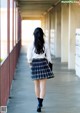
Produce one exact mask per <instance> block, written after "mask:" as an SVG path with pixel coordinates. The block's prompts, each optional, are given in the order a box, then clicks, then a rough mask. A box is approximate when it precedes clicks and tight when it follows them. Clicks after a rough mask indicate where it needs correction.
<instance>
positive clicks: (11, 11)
mask: <svg viewBox="0 0 80 113" xmlns="http://www.w3.org/2000/svg"><path fill="white" fill-rule="evenodd" d="M12 13H13V10H12V0H10V51H11V50H12V49H13V47H12V32H13V31H12V30H13V23H12Z"/></svg>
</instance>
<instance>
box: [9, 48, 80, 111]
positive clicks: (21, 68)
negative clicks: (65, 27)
mask: <svg viewBox="0 0 80 113" xmlns="http://www.w3.org/2000/svg"><path fill="white" fill-rule="evenodd" d="M25 52H26V49H25V47H23V48H22V51H21V54H20V58H19V61H18V64H17V67H16V71H15V76H14V80H13V82H12V87H11V93H10V99H9V101H8V112H7V113H36V107H37V100H36V97H35V93H34V84H33V81H32V79H31V78H30V75H31V74H30V69H29V67H28V64H27V59H26V53H25ZM53 62H54V67H53V70H54V75H55V78H53V79H50V80H48V81H47V91H46V96H45V99H44V103H43V106H44V107H43V109H42V113H80V79H79V78H78V77H77V76H76V75H75V72H74V71H73V70H72V71H69V70H68V69H67V64H61V63H60V59H53Z"/></svg>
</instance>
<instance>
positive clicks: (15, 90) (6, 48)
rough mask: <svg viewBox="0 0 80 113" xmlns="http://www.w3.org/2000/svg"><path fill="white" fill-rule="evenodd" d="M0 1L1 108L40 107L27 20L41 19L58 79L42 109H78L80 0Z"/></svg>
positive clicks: (18, 112)
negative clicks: (30, 63)
mask: <svg viewBox="0 0 80 113" xmlns="http://www.w3.org/2000/svg"><path fill="white" fill-rule="evenodd" d="M65 1H66V2H65ZM0 6H1V8H0V14H1V15H0V21H1V25H0V30H1V31H0V113H1V111H2V110H5V107H6V108H7V107H8V113H23V112H24V113H26V112H27V113H35V112H36V105H37V103H36V98H35V94H34V85H33V82H32V80H31V78H30V69H29V67H28V64H27V59H26V48H25V47H22V21H23V20H39V21H41V27H42V28H43V30H44V33H45V36H46V38H45V40H47V41H48V42H49V46H50V50H51V54H52V55H53V56H54V59H53V63H54V68H53V70H54V74H55V78H54V79H51V80H49V81H48V82H47V95H46V97H45V100H44V107H43V110H42V112H44V113H80V78H78V76H79V77H80V0H1V4H0ZM26 27H28V26H26ZM77 30H78V31H77ZM76 31H77V32H76ZM27 32H28V31H27ZM27 32H26V38H28V35H27ZM26 45H28V43H26ZM21 47H22V49H21ZM3 54H4V57H3ZM18 58H19V59H18ZM17 62H18V63H17ZM16 65H17V66H16ZM14 72H15V73H14ZM76 75H77V76H76ZM2 108H3V109H2Z"/></svg>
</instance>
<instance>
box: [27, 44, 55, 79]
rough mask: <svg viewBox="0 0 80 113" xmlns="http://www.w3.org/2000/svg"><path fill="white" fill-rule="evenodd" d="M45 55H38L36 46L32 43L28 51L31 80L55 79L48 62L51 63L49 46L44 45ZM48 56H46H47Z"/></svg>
mask: <svg viewBox="0 0 80 113" xmlns="http://www.w3.org/2000/svg"><path fill="white" fill-rule="evenodd" d="M44 48H45V49H44V53H42V54H36V53H35V47H34V44H33V43H31V44H30V45H29V47H28V50H27V61H28V63H30V64H31V73H32V75H31V78H32V79H33V80H38V79H45V78H46V79H50V78H53V77H54V75H53V72H52V71H51V69H50V67H49V65H48V62H52V61H51V55H50V49H49V46H48V44H47V43H46V42H45V44H44ZM45 54H46V56H45Z"/></svg>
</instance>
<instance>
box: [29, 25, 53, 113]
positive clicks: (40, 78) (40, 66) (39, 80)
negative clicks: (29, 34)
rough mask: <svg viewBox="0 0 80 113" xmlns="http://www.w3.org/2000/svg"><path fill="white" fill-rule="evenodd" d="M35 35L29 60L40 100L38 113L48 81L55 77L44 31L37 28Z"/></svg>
mask: <svg viewBox="0 0 80 113" xmlns="http://www.w3.org/2000/svg"><path fill="white" fill-rule="evenodd" d="M33 34H34V42H33V43H32V44H31V45H30V46H29V48H28V51H27V60H28V63H29V64H30V66H31V71H32V76H31V77H32V79H33V80H34V85H35V94H36V97H37V100H38V106H37V112H41V107H42V106H43V104H42V102H43V99H44V97H45V93H46V81H47V79H48V78H53V77H54V76H53V73H52V71H51V69H50V67H49V65H48V62H51V56H50V50H49V46H48V44H47V43H46V42H45V41H44V33H43V30H42V29H41V28H40V27H37V28H36V29H35V30H34V33H33Z"/></svg>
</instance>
